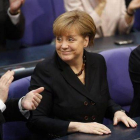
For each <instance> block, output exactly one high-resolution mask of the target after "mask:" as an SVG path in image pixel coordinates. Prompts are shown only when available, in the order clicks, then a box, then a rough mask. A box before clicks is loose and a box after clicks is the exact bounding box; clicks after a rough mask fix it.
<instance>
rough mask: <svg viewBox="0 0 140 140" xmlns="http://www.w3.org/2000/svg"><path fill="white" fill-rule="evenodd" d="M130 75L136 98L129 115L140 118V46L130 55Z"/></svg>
mask: <svg viewBox="0 0 140 140" xmlns="http://www.w3.org/2000/svg"><path fill="white" fill-rule="evenodd" d="M129 74H130V78H131V81H132V84H133V88H134V97H133V101H132V104H131V107H130V111H129V114H130V116H131V117H138V116H140V46H138V47H137V48H136V49H134V50H133V51H132V52H131V54H130V58H129Z"/></svg>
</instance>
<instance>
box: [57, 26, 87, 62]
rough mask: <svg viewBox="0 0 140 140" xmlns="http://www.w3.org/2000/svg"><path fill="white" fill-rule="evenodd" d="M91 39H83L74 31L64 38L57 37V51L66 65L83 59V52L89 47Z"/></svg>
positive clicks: (63, 36)
mask: <svg viewBox="0 0 140 140" xmlns="http://www.w3.org/2000/svg"><path fill="white" fill-rule="evenodd" d="M88 42H89V38H88V37H85V38H83V37H82V36H81V35H79V34H78V33H77V32H76V31H75V30H74V29H71V31H69V32H67V33H66V34H64V35H62V36H56V51H57V54H58V55H59V57H60V58H61V59H62V60H63V61H65V62H66V63H69V62H70V63H71V62H76V61H80V60H81V59H83V50H84V48H86V47H87V45H88Z"/></svg>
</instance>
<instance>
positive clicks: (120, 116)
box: [113, 111, 137, 128]
mask: <svg viewBox="0 0 140 140" xmlns="http://www.w3.org/2000/svg"><path fill="white" fill-rule="evenodd" d="M113 120H114V123H113V124H114V125H117V124H118V122H123V123H124V124H125V125H126V127H130V126H131V127H133V128H134V127H137V123H136V122H135V121H134V120H132V119H131V118H130V117H128V116H127V115H126V114H125V113H124V112H122V111H117V112H115V114H114V119H113Z"/></svg>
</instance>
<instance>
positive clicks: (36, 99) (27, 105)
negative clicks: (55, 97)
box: [21, 87, 44, 110]
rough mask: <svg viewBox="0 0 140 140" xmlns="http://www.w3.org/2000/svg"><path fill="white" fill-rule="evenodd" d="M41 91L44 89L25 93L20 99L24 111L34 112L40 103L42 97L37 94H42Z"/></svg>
mask: <svg viewBox="0 0 140 140" xmlns="http://www.w3.org/2000/svg"><path fill="white" fill-rule="evenodd" d="M43 90H44V87H40V88H38V89H36V90H32V91H30V92H29V93H27V94H26V96H25V97H24V98H23V99H22V102H21V105H22V108H23V109H26V110H35V109H36V108H37V106H38V105H39V103H40V102H41V99H42V95H40V94H39V93H41V92H43Z"/></svg>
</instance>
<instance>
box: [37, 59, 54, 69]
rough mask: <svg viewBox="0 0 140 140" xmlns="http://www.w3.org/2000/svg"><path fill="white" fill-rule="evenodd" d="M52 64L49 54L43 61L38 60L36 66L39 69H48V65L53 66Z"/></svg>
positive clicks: (52, 60)
mask: <svg viewBox="0 0 140 140" xmlns="http://www.w3.org/2000/svg"><path fill="white" fill-rule="evenodd" d="M53 65H54V59H53V56H50V57H49V58H45V59H44V60H43V61H41V62H39V63H38V64H37V65H36V68H37V69H39V70H48V69H49V68H50V67H53Z"/></svg>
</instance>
